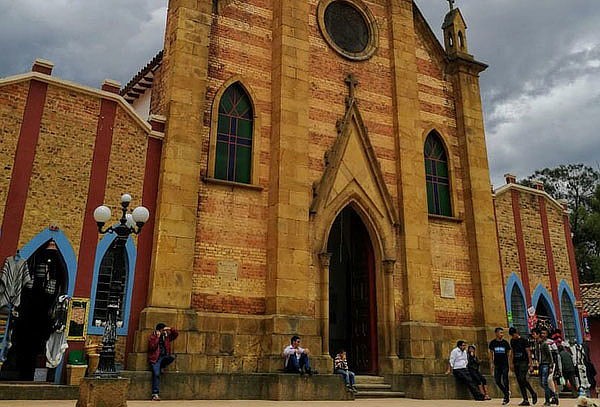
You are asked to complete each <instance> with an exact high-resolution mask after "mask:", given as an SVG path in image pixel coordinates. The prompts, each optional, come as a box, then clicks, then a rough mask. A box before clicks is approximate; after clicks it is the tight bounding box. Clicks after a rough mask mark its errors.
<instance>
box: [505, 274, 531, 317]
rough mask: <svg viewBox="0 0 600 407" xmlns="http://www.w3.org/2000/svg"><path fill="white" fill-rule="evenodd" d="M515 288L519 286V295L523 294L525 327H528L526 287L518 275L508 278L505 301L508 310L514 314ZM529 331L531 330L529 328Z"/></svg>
mask: <svg viewBox="0 0 600 407" xmlns="http://www.w3.org/2000/svg"><path fill="white" fill-rule="evenodd" d="M515 286H517V288H518V290H519V293H520V294H521V298H523V304H524V305H525V309H524V311H525V321H524V322H525V326H527V307H528V304H527V298H526V297H525V287H524V286H523V283H522V282H521V279H520V278H519V276H518V274H517V273H514V272H513V273H512V274H511V275H510V277H509V278H508V282H507V283H506V292H505V293H504V295H505V301H506V310H507V311H510V312H511V313H512V292H513V289H514V288H515ZM527 329H529V328H527Z"/></svg>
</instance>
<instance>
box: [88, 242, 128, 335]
mask: <svg viewBox="0 0 600 407" xmlns="http://www.w3.org/2000/svg"><path fill="white" fill-rule="evenodd" d="M128 270H129V260H128V258H127V251H126V249H125V243H124V242H120V241H119V240H118V239H115V240H114V241H113V242H112V244H111V245H110V247H109V249H108V250H107V251H106V253H105V254H104V257H102V262H101V263H100V270H99V272H98V281H97V283H96V300H95V303H94V314H93V326H103V325H104V323H105V322H106V318H107V312H108V304H109V302H110V297H111V294H116V296H117V297H118V298H119V312H118V315H117V326H118V327H120V326H122V324H123V311H124V306H125V293H126V292H127V277H128V275H127V274H128V273H127V271H128ZM115 283H117V284H115ZM115 288H116V289H117V290H118V291H117V292H114V293H113V291H112V290H115Z"/></svg>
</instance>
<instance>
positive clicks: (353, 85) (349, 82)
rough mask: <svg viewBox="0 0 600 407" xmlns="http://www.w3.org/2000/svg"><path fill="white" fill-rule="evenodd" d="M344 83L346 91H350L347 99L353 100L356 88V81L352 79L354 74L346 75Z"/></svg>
mask: <svg viewBox="0 0 600 407" xmlns="http://www.w3.org/2000/svg"><path fill="white" fill-rule="evenodd" d="M344 82H346V85H348V89H349V91H350V96H349V99H350V100H352V99H354V92H355V91H356V87H357V86H358V81H357V80H356V78H355V77H354V74H351V73H350V74H348V76H346V79H345V80H344Z"/></svg>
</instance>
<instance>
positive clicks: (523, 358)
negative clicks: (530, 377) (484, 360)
mask: <svg viewBox="0 0 600 407" xmlns="http://www.w3.org/2000/svg"><path fill="white" fill-rule="evenodd" d="M508 334H509V335H510V337H511V340H510V347H511V348H512V362H513V363H512V365H513V370H514V372H515V376H517V383H519V390H520V391H521V395H522V396H523V401H522V402H521V403H520V404H519V405H520V406H530V405H531V404H529V398H528V397H527V391H528V390H529V393H531V401H532V403H533V404H536V403H537V393H536V392H535V390H533V387H531V384H529V382H528V381H527V372H528V371H530V370H531V369H532V367H533V363H532V360H531V349H530V347H529V341H528V340H527V339H525V338H522V337H521V335H520V334H519V331H517V329H516V328H515V327H511V328H510V329H509V330H508Z"/></svg>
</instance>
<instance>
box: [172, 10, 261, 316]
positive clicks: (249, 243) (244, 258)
mask: <svg viewBox="0 0 600 407" xmlns="http://www.w3.org/2000/svg"><path fill="white" fill-rule="evenodd" d="M271 7H272V5H271V2H270V1H267V0H251V1H245V2H233V3H231V4H230V5H228V6H227V7H225V8H224V9H223V10H222V11H221V12H220V14H219V16H218V17H217V18H216V19H215V21H214V22H213V30H212V33H213V36H212V39H211V44H210V52H211V55H210V57H209V71H208V72H209V89H208V92H207V100H206V109H205V111H204V126H203V129H202V146H203V155H202V168H203V171H202V172H203V173H202V174H199V178H200V176H201V175H202V176H203V175H206V174H207V167H208V150H209V140H210V137H211V136H212V137H215V135H211V134H210V124H211V120H212V119H213V118H212V117H211V113H212V107H213V102H214V97H215V94H216V93H217V92H218V90H219V89H220V88H221V86H222V85H223V83H224V82H225V81H227V80H229V79H230V78H231V77H233V76H235V75H241V77H242V78H243V80H244V84H245V85H247V86H249V87H250V88H251V89H252V92H253V94H254V95H255V97H256V100H254V101H253V102H254V104H255V106H256V108H257V110H258V114H259V115H260V123H261V128H260V133H261V135H262V136H261V137H262V139H261V143H260V145H259V146H258V148H259V151H258V154H259V165H258V168H257V169H254V170H255V171H258V174H259V177H258V179H259V181H258V182H259V185H260V186H261V187H263V188H264V189H263V190H262V191H260V190H251V189H244V188H240V187H235V188H232V187H230V186H223V185H215V184H206V183H202V184H201V186H200V202H199V211H200V213H201V215H200V216H199V218H198V228H197V236H196V250H195V253H196V254H195V266H194V274H193V285H192V306H193V307H194V308H196V309H198V310H203V311H214V312H232V313H243V314H261V313H263V312H264V307H265V303H264V298H265V279H266V272H267V267H266V265H267V257H266V256H267V254H266V252H267V247H266V246H267V236H266V233H267V204H268V203H267V199H268V187H269V185H268V183H269V150H270V148H269V137H270V134H271V117H270V113H271V38H272V36H271V25H272V18H273V15H272V9H271ZM163 69H164V68H163ZM220 261H227V262H236V263H237V264H238V273H237V277H235V278H233V277H223V276H220V275H218V273H217V265H218V263H219V262H220Z"/></svg>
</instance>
